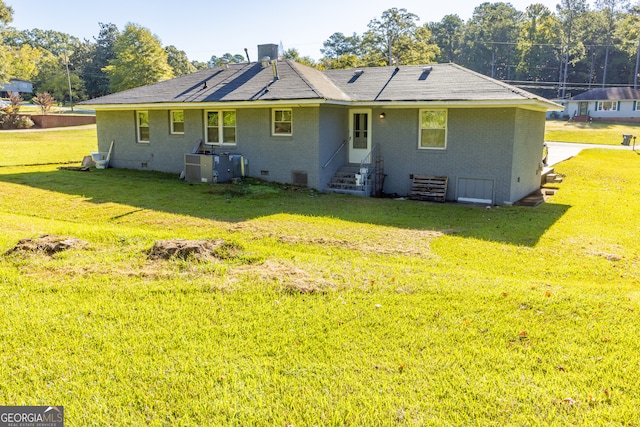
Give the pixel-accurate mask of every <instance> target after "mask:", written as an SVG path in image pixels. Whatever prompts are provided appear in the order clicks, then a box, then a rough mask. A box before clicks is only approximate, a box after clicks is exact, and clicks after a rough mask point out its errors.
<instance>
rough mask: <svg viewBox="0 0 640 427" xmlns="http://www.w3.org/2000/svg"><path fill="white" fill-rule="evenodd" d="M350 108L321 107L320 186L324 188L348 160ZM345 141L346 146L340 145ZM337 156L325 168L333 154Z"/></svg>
mask: <svg viewBox="0 0 640 427" xmlns="http://www.w3.org/2000/svg"><path fill="white" fill-rule="evenodd" d="M348 140H349V110H348V109H347V108H345V107H335V106H332V107H329V106H323V107H321V108H320V141H322V143H321V144H320V147H319V148H320V164H319V166H320V183H319V186H318V188H320V189H324V188H326V187H327V185H328V184H329V181H331V177H332V176H333V175H334V174H335V173H336V171H337V170H338V169H339V168H340V166H342V165H344V164H345V163H347V162H348V152H349V151H348V150H349V147H348ZM343 143H344V147H343V148H342V149H340V151H339V152H337V150H338V149H339V148H340V145H342V144H343ZM334 154H336V155H335V157H334V158H333V160H331V162H330V163H329V164H327V166H326V167H325V168H323V166H324V165H325V164H326V163H327V162H329V160H330V159H331V156H333V155H334Z"/></svg>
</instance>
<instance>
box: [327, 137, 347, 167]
mask: <svg viewBox="0 0 640 427" xmlns="http://www.w3.org/2000/svg"><path fill="white" fill-rule="evenodd" d="M346 144H347V141H342V144H340V146H339V147H338V149H337V150H336V151H335V152H334V153H333V154H332V155H331V157H330V158H329V160H327V163H325V164H324V165H322V169H324V168H326V167H327V166H329V164H330V163H331V162H332V161H333V159H335V157H336V156H337V155H338V153H339V152H340V151H341V150H342V149H343V148H344V146H345V145H346Z"/></svg>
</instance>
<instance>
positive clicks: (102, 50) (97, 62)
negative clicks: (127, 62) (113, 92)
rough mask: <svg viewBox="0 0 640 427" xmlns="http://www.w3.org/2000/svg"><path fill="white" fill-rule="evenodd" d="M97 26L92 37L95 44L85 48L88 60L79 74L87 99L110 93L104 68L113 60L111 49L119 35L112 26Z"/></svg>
mask: <svg viewBox="0 0 640 427" xmlns="http://www.w3.org/2000/svg"><path fill="white" fill-rule="evenodd" d="M98 25H99V26H100V32H99V33H98V36H97V37H94V40H95V43H90V44H89V45H88V46H87V54H88V58H87V60H86V63H85V66H84V67H83V68H82V70H81V73H80V77H81V78H82V80H83V81H84V84H85V89H86V91H87V95H88V96H89V98H96V97H98V96H103V95H107V94H109V92H110V89H109V88H110V85H109V76H108V75H107V73H106V72H105V71H104V68H105V67H107V66H108V65H109V61H111V60H113V59H114V58H115V53H114V51H113V47H114V45H115V43H116V39H117V38H118V35H119V34H120V31H119V30H118V27H117V26H116V25H114V24H111V23H109V24H104V23H102V22H100V23H98Z"/></svg>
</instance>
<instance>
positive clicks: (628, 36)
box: [616, 2, 640, 89]
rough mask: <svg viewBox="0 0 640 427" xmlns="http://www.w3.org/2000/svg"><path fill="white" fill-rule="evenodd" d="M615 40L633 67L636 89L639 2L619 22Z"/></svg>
mask: <svg viewBox="0 0 640 427" xmlns="http://www.w3.org/2000/svg"><path fill="white" fill-rule="evenodd" d="M616 38H617V39H618V40H620V49H621V51H622V52H624V54H626V55H627V58H628V60H629V61H631V63H632V64H635V65H633V72H632V76H633V87H634V88H636V89H637V88H638V77H640V76H638V73H640V2H639V3H638V5H637V6H634V7H632V8H631V9H630V11H629V13H627V14H625V15H624V17H623V18H622V20H621V21H620V23H619V25H618V28H617V33H616Z"/></svg>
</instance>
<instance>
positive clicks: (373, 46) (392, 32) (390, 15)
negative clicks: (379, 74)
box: [362, 7, 418, 65]
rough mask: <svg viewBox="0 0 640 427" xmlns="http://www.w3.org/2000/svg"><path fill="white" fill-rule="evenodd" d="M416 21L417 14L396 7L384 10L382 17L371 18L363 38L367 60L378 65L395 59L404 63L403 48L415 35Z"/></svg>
mask: <svg viewBox="0 0 640 427" xmlns="http://www.w3.org/2000/svg"><path fill="white" fill-rule="evenodd" d="M416 21H418V16H417V15H415V14H413V13H410V12H407V10H406V9H398V8H395V7H394V8H391V9H388V10H385V11H384V12H382V16H381V19H377V18H375V19H373V20H371V21H370V22H369V25H368V28H369V30H368V31H367V32H366V33H365V34H364V37H363V39H362V50H363V53H364V56H365V60H366V61H367V62H369V63H370V64H377V65H384V64H385V63H386V64H389V65H392V64H393V61H394V59H395V60H396V61H397V62H398V63H402V58H403V56H405V52H404V51H403V49H404V48H405V47H406V46H407V44H409V43H410V42H411V41H412V40H411V39H412V38H414V37H415V32H416V29H417V25H416Z"/></svg>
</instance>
